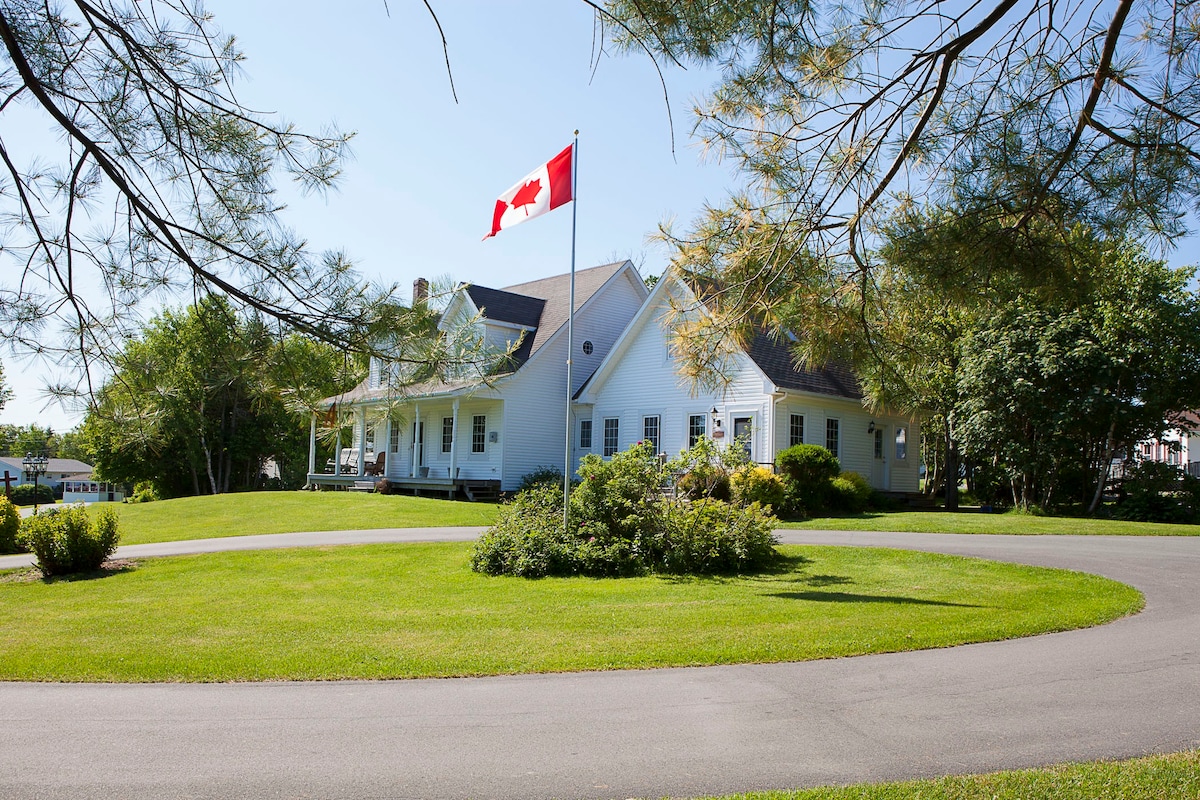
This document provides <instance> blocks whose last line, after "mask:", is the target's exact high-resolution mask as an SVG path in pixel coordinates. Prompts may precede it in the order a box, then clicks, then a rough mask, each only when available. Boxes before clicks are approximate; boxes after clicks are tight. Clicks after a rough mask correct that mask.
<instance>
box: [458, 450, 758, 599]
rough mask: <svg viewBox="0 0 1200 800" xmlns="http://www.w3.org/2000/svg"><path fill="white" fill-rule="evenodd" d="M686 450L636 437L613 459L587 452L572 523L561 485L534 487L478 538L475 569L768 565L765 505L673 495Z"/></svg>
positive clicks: (701, 569)
mask: <svg viewBox="0 0 1200 800" xmlns="http://www.w3.org/2000/svg"><path fill="white" fill-rule="evenodd" d="M688 455H689V454H685V458H683V459H681V460H677V461H673V462H664V461H663V460H661V459H659V458H658V457H657V456H656V455H655V454H654V452H653V450H652V449H651V447H650V446H649V445H648V444H643V443H638V444H637V445H635V446H634V447H631V448H630V449H629V450H626V451H624V452H621V453H617V454H615V455H614V456H613V457H612V459H611V460H608V461H605V460H604V459H601V458H599V457H597V456H587V457H585V458H584V459H583V462H582V463H581V465H580V469H579V474H580V482H579V486H578V488H576V489H575V490H574V492H573V493H572V494H571V513H570V529H569V530H564V527H563V506H562V491H561V490H560V489H559V488H558V487H551V486H540V487H533V488H531V489H529V490H526V491H524V492H521V493H519V494H518V495H517V496H516V498H514V500H513V501H512V502H511V503H509V504H508V505H506V506H504V507H503V508H502V509H501V510H500V514H499V517H498V518H497V521H496V524H495V525H493V526H492V527H491V528H490V529H489V530H488V531H487V532H485V533H484V535H483V536H482V537H481V538H480V539H479V541H478V542H477V543H476V545H475V549H474V551H473V553H472V555H471V567H472V569H474V570H476V571H477V572H483V573H486V574H488V575H520V576H523V577H529V578H537V577H543V576H547V575H590V576H595V577H617V576H625V575H639V574H644V573H646V572H670V573H694V574H711V573H718V572H739V571H745V570H751V569H758V568H761V567H763V566H765V565H766V564H767V563H768V562H769V561H770V560H771V558H773V556H774V552H775V551H774V548H773V544H774V539H773V537H772V534H771V529H772V523H773V521H774V520H773V518H772V517H771V515H770V513H769V511H767V510H765V509H763V508H762V507H761V506H759V505H757V504H752V505H751V506H750V507H748V508H738V507H735V506H731V505H729V504H727V503H723V502H720V501H717V500H712V499H703V500H697V501H695V502H688V501H684V500H677V499H673V498H672V497H670V495H669V493H667V492H664V491H663V489H664V487H667V488H669V486H670V481H671V476H672V475H673V474H675V473H676V471H677V470H678V469H679V468H680V466H681V464H683V463H684V462H686V461H687V458H686V456H688ZM696 460H697V459H692V462H691V463H692V464H693V466H694V465H695V462H696Z"/></svg>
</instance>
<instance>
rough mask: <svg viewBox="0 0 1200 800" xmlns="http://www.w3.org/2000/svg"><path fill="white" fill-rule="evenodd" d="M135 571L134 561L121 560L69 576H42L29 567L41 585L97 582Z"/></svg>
mask: <svg viewBox="0 0 1200 800" xmlns="http://www.w3.org/2000/svg"><path fill="white" fill-rule="evenodd" d="M136 569H137V562H136V561H129V560H126V559H121V560H119V561H105V562H104V563H103V564H101V565H100V568H99V569H93V570H88V571H87V572H72V573H70V574H69V575H47V576H43V575H42V573H41V571H40V570H38V568H37V567H31V568H30V571H31V573H32V579H33V580H40V581H41V582H42V583H75V582H76V581H98V580H102V579H104V578H112V577H116V576H117V575H123V574H125V573H126V572H133V571H134V570H136Z"/></svg>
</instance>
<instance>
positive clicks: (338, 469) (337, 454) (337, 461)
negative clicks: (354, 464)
mask: <svg viewBox="0 0 1200 800" xmlns="http://www.w3.org/2000/svg"><path fill="white" fill-rule="evenodd" d="M333 424H334V425H337V446H336V447H334V448H333V474H334V475H341V474H342V420H341V418H340V417H339V418H337V419H335V420H334V421H333Z"/></svg>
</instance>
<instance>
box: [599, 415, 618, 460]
mask: <svg viewBox="0 0 1200 800" xmlns="http://www.w3.org/2000/svg"><path fill="white" fill-rule="evenodd" d="M619 433H620V420H618V419H606V420H604V450H603V453H604V457H605V458H607V457H608V456H611V455H612V454H613V453H615V452H617V439H618V435H619Z"/></svg>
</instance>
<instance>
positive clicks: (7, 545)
mask: <svg viewBox="0 0 1200 800" xmlns="http://www.w3.org/2000/svg"><path fill="white" fill-rule="evenodd" d="M20 528H21V515H20V514H19V513H18V512H17V507H16V506H15V505H13V503H12V501H11V500H9V499H8V498H7V497H4V496H0V553H20V552H21V551H22V548H21V546H20V544H19V543H18V541H17V531H18V530H20Z"/></svg>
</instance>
